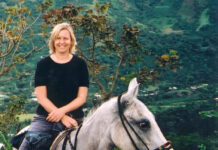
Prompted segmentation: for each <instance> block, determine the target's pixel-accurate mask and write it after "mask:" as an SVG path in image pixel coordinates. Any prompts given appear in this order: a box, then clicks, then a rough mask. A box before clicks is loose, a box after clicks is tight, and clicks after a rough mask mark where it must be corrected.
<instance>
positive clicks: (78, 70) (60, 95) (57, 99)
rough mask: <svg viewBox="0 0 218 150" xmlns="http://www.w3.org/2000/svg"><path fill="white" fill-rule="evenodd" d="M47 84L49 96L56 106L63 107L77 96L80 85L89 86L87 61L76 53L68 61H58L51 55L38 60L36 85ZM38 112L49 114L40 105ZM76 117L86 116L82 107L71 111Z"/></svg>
mask: <svg viewBox="0 0 218 150" xmlns="http://www.w3.org/2000/svg"><path fill="white" fill-rule="evenodd" d="M43 85H45V86H46V88H47V97H48V99H50V100H51V101H52V103H53V104H54V105H55V106H56V107H58V108H59V107H62V106H64V105H66V104H68V103H70V102H71V101H72V100H73V99H75V98H76V97H77V93H78V88H79V87H80V86H86V87H89V74H88V69H87V65H86V62H85V61H84V60H83V59H81V58H79V57H78V56H76V55H73V58H72V59H71V60H70V61H69V62H67V63H63V64H60V63H56V62H54V61H53V60H52V59H51V57H50V56H48V57H46V58H44V59H42V60H41V61H39V62H38V64H37V68H36V72H35V87H37V86H43ZM36 112H37V114H39V115H45V116H47V115H48V112H47V111H46V110H45V109H44V108H43V107H42V106H41V105H39V106H38V108H37V111H36ZM71 114H72V115H73V117H74V118H81V117H83V116H84V114H83V111H82V107H80V108H78V109H77V110H75V111H73V112H71Z"/></svg>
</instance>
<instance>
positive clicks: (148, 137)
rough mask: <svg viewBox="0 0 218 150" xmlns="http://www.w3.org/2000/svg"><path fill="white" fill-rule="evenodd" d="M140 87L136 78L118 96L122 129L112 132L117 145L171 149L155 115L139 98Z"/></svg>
mask: <svg viewBox="0 0 218 150" xmlns="http://www.w3.org/2000/svg"><path fill="white" fill-rule="evenodd" d="M138 87H139V84H138V83H137V81H136V78H134V79H133V80H132V81H131V82H130V84H129V87H128V91H127V92H126V93H124V94H123V95H121V96H119V97H118V112H119V115H120V123H119V128H120V130H119V131H118V130H116V131H115V132H113V134H112V139H113V141H114V143H115V145H116V146H117V147H119V148H120V149H125V150H133V149H136V150H137V149H139V150H148V149H149V150H155V149H157V148H160V147H161V148H162V149H168V150H171V149H172V148H171V145H170V143H168V142H167V140H166V139H165V137H164V136H163V134H162V132H161V130H160V128H159V126H158V125H157V123H156V121H155V117H154V115H153V114H152V113H151V112H150V111H149V110H148V108H147V107H146V106H145V105H144V104H143V103H142V102H141V101H140V100H138V99H137V94H138ZM125 128H126V129H125Z"/></svg>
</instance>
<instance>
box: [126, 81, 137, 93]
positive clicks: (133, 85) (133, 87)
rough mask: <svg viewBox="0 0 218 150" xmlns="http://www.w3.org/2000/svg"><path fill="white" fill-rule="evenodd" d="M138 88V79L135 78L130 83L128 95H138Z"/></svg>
mask: <svg viewBox="0 0 218 150" xmlns="http://www.w3.org/2000/svg"><path fill="white" fill-rule="evenodd" d="M138 88H139V84H138V82H137V79H136V78H133V79H132V80H131V81H130V83H129V87H128V91H127V94H128V96H130V97H136V96H137V95H138Z"/></svg>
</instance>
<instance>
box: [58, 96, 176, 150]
mask: <svg viewBox="0 0 218 150" xmlns="http://www.w3.org/2000/svg"><path fill="white" fill-rule="evenodd" d="M121 97H122V94H121V95H119V96H118V100H117V101H118V110H119V116H120V120H121V122H122V125H123V127H124V129H125V131H126V133H127V135H128V136H129V139H130V140H131V142H132V145H133V146H134V147H135V149H136V150H140V149H139V148H138V147H137V145H136V142H135V141H134V139H133V138H132V136H131V134H130V132H129V130H128V129H127V126H126V124H127V125H128V126H129V128H130V129H131V131H133V133H134V134H135V136H136V137H137V138H138V140H139V141H141V142H142V144H143V145H144V146H145V147H146V148H147V150H150V149H149V148H148V146H147V144H146V143H145V142H144V141H143V139H142V138H141V137H140V135H138V133H137V132H136V131H135V129H134V128H133V126H132V125H131V124H130V123H129V121H128V120H127V118H126V117H125V115H124V111H123V108H122V105H121ZM125 122H126V124H125ZM81 127H82V124H81V125H80V126H79V128H78V129H77V131H76V136H75V139H74V145H73V144H72V142H71V138H70V133H71V132H72V131H73V130H69V132H68V134H67V136H66V138H65V140H64V143H65V144H63V147H62V150H65V148H66V142H67V140H69V144H70V147H71V150H76V146H77V137H78V134H79V131H80V129H81ZM64 145H65V146H64ZM154 150H173V149H172V146H171V142H170V141H168V142H167V143H165V144H164V145H161V146H160V147H158V148H156V149H154Z"/></svg>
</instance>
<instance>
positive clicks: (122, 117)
mask: <svg viewBox="0 0 218 150" xmlns="http://www.w3.org/2000/svg"><path fill="white" fill-rule="evenodd" d="M121 97H122V94H121V95H119V96H118V99H117V101H118V110H119V116H120V120H121V122H122V125H123V127H124V129H125V131H126V133H127V135H128V136H129V139H130V140H131V142H132V145H133V146H134V148H135V149H136V150H140V149H139V148H138V147H137V145H136V142H135V141H134V139H133V137H132V136H131V134H130V131H129V130H128V128H127V126H126V125H128V126H129V128H130V130H131V131H132V132H133V133H134V134H135V136H136V137H137V139H138V140H139V141H140V142H141V143H142V144H143V145H144V146H145V147H146V149H147V150H150V149H149V148H148V145H147V144H146V143H145V142H144V141H143V140H142V138H141V137H140V135H138V133H137V132H136V131H135V129H134V128H133V126H132V125H131V124H130V123H129V121H128V120H127V118H126V117H125V115H124V110H123V108H122V105H121ZM125 122H126V124H125ZM154 150H172V146H171V142H169V141H168V142H167V143H165V144H164V145H162V146H160V147H158V148H156V149H154Z"/></svg>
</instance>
